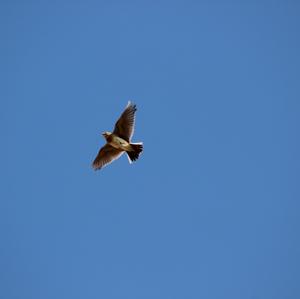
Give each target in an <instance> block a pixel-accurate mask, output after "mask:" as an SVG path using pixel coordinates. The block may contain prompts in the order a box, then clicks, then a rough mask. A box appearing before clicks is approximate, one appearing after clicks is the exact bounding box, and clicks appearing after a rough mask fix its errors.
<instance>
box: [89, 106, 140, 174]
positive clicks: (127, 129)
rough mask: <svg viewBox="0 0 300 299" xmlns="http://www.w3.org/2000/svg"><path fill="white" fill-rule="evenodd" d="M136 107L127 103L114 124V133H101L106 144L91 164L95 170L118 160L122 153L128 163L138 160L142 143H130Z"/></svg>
mask: <svg viewBox="0 0 300 299" xmlns="http://www.w3.org/2000/svg"><path fill="white" fill-rule="evenodd" d="M135 112H136V105H134V104H132V103H131V102H128V105H127V106H126V108H125V110H124V112H123V113H122V115H121V116H120V118H119V119H118V121H117V122H116V124H115V128H114V131H113V132H112V133H111V132H104V133H102V135H103V137H104V138H105V139H106V142H107V143H106V144H105V145H104V146H103V147H102V148H101V149H100V151H99V153H98V155H97V157H96V159H95V160H94V162H93V165H92V166H93V168H94V169H95V170H97V169H101V168H102V167H104V166H106V165H108V164H109V163H111V162H113V161H114V160H116V159H118V158H119V157H120V156H121V155H122V154H123V153H124V152H126V153H127V156H128V160H129V162H130V163H132V162H133V161H136V160H137V159H138V158H139V155H140V153H141V152H142V151H143V143H142V142H140V143H131V142H130V141H131V137H132V135H133V133H134V123H135Z"/></svg>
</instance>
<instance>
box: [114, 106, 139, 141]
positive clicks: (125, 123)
mask: <svg viewBox="0 0 300 299" xmlns="http://www.w3.org/2000/svg"><path fill="white" fill-rule="evenodd" d="M135 111H136V105H135V104H132V103H131V102H130V101H129V102H128V105H127V106H126V108H125V110H124V112H123V113H122V115H121V116H120V118H119V119H118V121H117V122H116V124H115V128H114V131H113V133H114V134H116V135H117V136H119V137H121V138H123V139H124V140H126V141H128V142H130V139H131V137H132V135H133V132H134V121H135Z"/></svg>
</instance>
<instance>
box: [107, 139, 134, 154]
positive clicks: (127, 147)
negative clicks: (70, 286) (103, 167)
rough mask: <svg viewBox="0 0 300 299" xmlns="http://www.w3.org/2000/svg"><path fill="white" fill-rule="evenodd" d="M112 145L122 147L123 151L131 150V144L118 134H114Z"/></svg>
mask: <svg viewBox="0 0 300 299" xmlns="http://www.w3.org/2000/svg"><path fill="white" fill-rule="evenodd" d="M110 145H112V146H113V147H115V148H117V149H122V150H123V151H128V150H130V144H129V143H128V142H127V141H126V140H124V139H122V138H120V137H117V136H113V138H112V141H111V142H110Z"/></svg>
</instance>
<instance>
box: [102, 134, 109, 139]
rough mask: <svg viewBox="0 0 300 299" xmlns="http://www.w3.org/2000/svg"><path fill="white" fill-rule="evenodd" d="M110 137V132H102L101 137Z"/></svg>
mask: <svg viewBox="0 0 300 299" xmlns="http://www.w3.org/2000/svg"><path fill="white" fill-rule="evenodd" d="M110 135H111V132H103V133H102V136H103V137H104V138H105V139H107V138H108V137H109V136H110Z"/></svg>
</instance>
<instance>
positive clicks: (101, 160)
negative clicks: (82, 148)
mask: <svg viewBox="0 0 300 299" xmlns="http://www.w3.org/2000/svg"><path fill="white" fill-rule="evenodd" d="M123 153H124V151H120V150H118V149H116V148H114V147H112V146H111V145H109V144H108V143H106V144H105V145H104V146H103V147H102V148H101V149H100V151H99V152H98V155H97V157H96V159H95V160H94V162H93V164H92V166H93V168H94V169H95V170H97V169H101V168H102V167H104V166H106V165H108V164H110V163H111V162H113V161H114V160H116V159H118V158H119V157H120V156H121V155H122V154H123Z"/></svg>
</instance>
